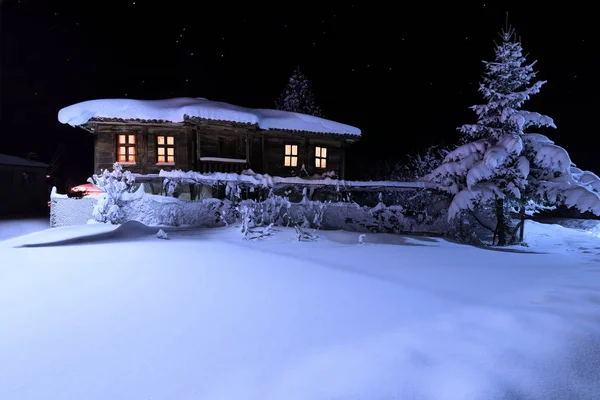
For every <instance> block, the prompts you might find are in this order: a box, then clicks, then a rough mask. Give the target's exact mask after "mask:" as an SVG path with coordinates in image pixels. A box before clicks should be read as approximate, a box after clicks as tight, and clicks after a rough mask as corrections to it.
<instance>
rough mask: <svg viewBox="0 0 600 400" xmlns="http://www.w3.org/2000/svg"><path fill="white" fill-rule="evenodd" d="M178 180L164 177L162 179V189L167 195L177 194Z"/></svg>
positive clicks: (175, 195) (174, 195)
mask: <svg viewBox="0 0 600 400" xmlns="http://www.w3.org/2000/svg"><path fill="white" fill-rule="evenodd" d="M178 189H179V182H178V181H177V180H176V179H169V178H165V179H164V180H163V191H164V192H165V194H166V195H167V196H169V197H179V196H178Z"/></svg>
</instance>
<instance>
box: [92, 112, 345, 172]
mask: <svg viewBox="0 0 600 400" xmlns="http://www.w3.org/2000/svg"><path fill="white" fill-rule="evenodd" d="M119 134H135V135H136V139H137V144H136V150H137V160H136V163H135V164H131V165H127V164H125V168H126V169H129V170H130V171H132V172H136V173H140V174H155V173H158V172H159V171H160V170H161V169H165V170H169V169H181V170H184V171H189V170H195V171H201V172H208V169H211V168H213V169H214V168H215V166H214V165H213V164H214V161H210V163H213V164H209V162H208V161H206V162H204V161H201V160H200V159H201V158H202V157H217V158H234V159H242V160H246V161H247V163H246V164H238V165H236V166H235V168H233V169H231V168H229V167H230V166H225V167H226V168H225V167H223V166H221V165H219V168H218V170H219V171H221V170H223V171H225V170H227V171H230V170H231V171H233V170H235V171H237V170H238V169H239V168H240V167H243V168H251V169H252V170H253V171H254V172H257V173H268V174H269V175H272V176H302V177H305V176H306V175H305V174H304V173H302V172H301V168H302V165H303V164H304V165H305V167H306V170H307V171H308V174H309V175H314V174H317V173H324V172H326V171H334V172H335V173H336V174H337V176H338V177H340V178H342V179H343V178H344V163H345V161H344V139H343V138H339V137H336V136H327V135H317V134H305V133H301V132H288V131H276V130H268V131H263V130H260V129H258V128H257V127H256V125H250V124H239V123H234V122H225V121H207V120H202V119H190V120H189V121H188V123H187V124H186V125H184V124H183V123H182V124H179V125H178V124H172V125H168V124H165V125H160V124H143V123H139V124H133V123H117V122H115V123H110V124H98V125H97V127H96V146H95V153H94V160H95V162H94V169H95V172H96V173H98V172H100V170H102V169H112V165H113V164H114V162H115V161H116V160H117V135H119ZM159 135H173V136H175V146H176V147H175V165H164V164H157V154H156V149H157V144H156V143H157V142H156V141H157V139H156V137H157V136H159ZM287 144H291V145H297V146H298V166H297V167H295V168H293V167H286V166H284V156H285V145H287ZM316 146H320V147H325V148H327V168H324V169H322V168H317V167H316V166H315V147H316Z"/></svg>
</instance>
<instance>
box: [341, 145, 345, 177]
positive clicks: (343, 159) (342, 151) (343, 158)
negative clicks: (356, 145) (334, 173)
mask: <svg viewBox="0 0 600 400" xmlns="http://www.w3.org/2000/svg"><path fill="white" fill-rule="evenodd" d="M340 151H341V153H340V157H341V159H342V161H341V166H340V179H346V142H345V141H344V140H342V146H341V147H340Z"/></svg>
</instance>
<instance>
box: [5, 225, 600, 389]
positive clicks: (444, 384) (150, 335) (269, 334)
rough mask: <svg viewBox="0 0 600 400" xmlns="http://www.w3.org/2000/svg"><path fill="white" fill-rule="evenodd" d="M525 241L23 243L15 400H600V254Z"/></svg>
mask: <svg viewBox="0 0 600 400" xmlns="http://www.w3.org/2000/svg"><path fill="white" fill-rule="evenodd" d="M5 228H6V227H5ZM527 228H528V229H527V240H528V241H529V243H530V247H529V248H523V247H522V248H516V249H512V250H511V251H492V250H486V249H481V248H476V247H471V246H464V245H457V244H453V243H449V242H447V241H444V240H440V239H430V238H411V237H406V236H393V235H384V234H381V235H374V234H370V235H367V237H366V238H365V244H364V245H359V244H358V243H357V241H358V234H355V233H349V232H340V231H336V232H320V233H319V234H320V235H321V238H320V239H319V240H318V241H315V242H297V241H295V240H294V232H293V231H292V230H290V229H281V230H279V231H277V232H276V233H275V236H274V237H271V238H267V239H264V240H260V241H244V240H242V239H241V236H240V233H239V231H238V229H237V228H232V227H230V228H217V229H171V230H168V233H169V236H170V240H161V239H158V238H156V237H155V236H154V233H155V232H156V231H157V229H155V228H149V229H145V228H144V227H143V226H142V227H140V226H138V225H136V224H131V225H124V226H122V227H119V228H116V229H115V228H114V227H110V226H105V225H87V226H80V227H71V228H55V229H52V230H45V231H42V232H38V233H32V234H29V235H26V236H21V237H18V238H13V239H10V240H7V241H4V242H1V243H0V254H1V256H2V257H1V261H0V360H1V361H0V399H19V400H28V399H45V400H50V399H61V400H67V399H78V400H80V399H113V400H114V399H128V400H131V399H154V400H157V399H169V400H172V399H178V400H187V399H190V400H191V399H211V400H212V399H236V400H237V399H261V400H263V399H278V400H280V399H286V400H295V399H299V400H300V399H302V400H307V399H368V400H378V399H419V400H421V399H422V400H428V399H443V400H454V399H468V400H474V399H486V400H487V399H507V400H508V399H544V400H549V399H561V400H568V399H599V398H600V394H599V393H600V378H599V377H600V238H598V237H597V236H595V235H592V234H588V233H585V232H582V231H577V230H574V229H567V228H563V227H561V226H558V225H540V224H536V223H529V225H528V226H527ZM3 230H4V228H3ZM83 235H95V236H92V237H88V238H82V236H83ZM72 238H76V239H75V240H71V239H72ZM61 240H63V242H62V243H60V242H59V243H58V244H55V245H53V246H40V247H35V246H33V247H31V246H30V247H15V246H18V245H23V244H35V243H47V242H52V241H61ZM517 250H521V251H528V253H527V252H525V253H520V252H516V251H517Z"/></svg>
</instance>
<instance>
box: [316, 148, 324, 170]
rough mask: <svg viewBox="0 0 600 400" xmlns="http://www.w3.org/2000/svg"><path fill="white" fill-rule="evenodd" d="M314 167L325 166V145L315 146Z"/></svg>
mask: <svg viewBox="0 0 600 400" xmlns="http://www.w3.org/2000/svg"><path fill="white" fill-rule="evenodd" d="M315 167H317V168H327V147H319V146H317V147H316V148H315Z"/></svg>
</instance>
